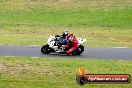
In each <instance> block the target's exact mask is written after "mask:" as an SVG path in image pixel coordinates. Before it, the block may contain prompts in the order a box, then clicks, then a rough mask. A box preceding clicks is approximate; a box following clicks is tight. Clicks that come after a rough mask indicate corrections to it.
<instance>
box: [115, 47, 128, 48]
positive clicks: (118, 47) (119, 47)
mask: <svg viewBox="0 0 132 88" xmlns="http://www.w3.org/2000/svg"><path fill="white" fill-rule="evenodd" d="M112 48H130V47H112Z"/></svg>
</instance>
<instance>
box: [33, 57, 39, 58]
mask: <svg viewBox="0 0 132 88" xmlns="http://www.w3.org/2000/svg"><path fill="white" fill-rule="evenodd" d="M32 58H40V57H32Z"/></svg>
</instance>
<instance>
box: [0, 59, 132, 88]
mask: <svg viewBox="0 0 132 88" xmlns="http://www.w3.org/2000/svg"><path fill="white" fill-rule="evenodd" d="M79 66H82V67H83V68H85V69H86V71H87V73H95V74H96V73H98V74H105V73H106V74H110V73H111V74H121V73H122V74H130V75H132V70H131V67H132V61H126V60H125V61H124V60H104V59H102V60H97V59H88V58H87V59H81V58H80V59H75V58H71V59H61V58H58V59H53V58H49V59H48V58H30V57H0V82H1V83H0V86H1V87H2V88H60V87H61V88H80V86H79V85H78V84H76V81H75V77H76V70H77V69H78V68H79ZM83 87H84V88H97V87H98V88H111V87H114V88H115V87H116V88H124V87H125V88H126V87H127V88H131V87H132V84H114V85H113V84H90V85H84V86H83Z"/></svg>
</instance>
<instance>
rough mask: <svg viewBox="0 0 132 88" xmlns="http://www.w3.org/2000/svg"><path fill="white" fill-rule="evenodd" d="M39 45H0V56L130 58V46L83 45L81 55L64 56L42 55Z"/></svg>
mask: <svg viewBox="0 0 132 88" xmlns="http://www.w3.org/2000/svg"><path fill="white" fill-rule="evenodd" d="M40 48H41V46H20V45H19V46H18V45H17V46H12V45H0V56H31V57H34V58H37V57H45V58H58V57H61V58H97V59H123V60H132V48H91V47H85V51H84V53H83V54H82V55H81V56H66V55H62V54H61V55H59V54H50V55H43V54H42V53H41V52H40Z"/></svg>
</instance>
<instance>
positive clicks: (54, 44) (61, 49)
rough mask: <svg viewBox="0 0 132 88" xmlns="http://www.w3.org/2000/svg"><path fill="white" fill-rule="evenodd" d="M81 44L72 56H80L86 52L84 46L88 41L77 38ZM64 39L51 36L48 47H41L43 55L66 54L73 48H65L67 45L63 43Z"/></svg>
mask: <svg viewBox="0 0 132 88" xmlns="http://www.w3.org/2000/svg"><path fill="white" fill-rule="evenodd" d="M77 40H78V42H79V47H78V48H77V49H75V50H74V51H73V52H72V53H71V54H72V55H80V54H82V53H83V51H84V46H83V45H82V44H83V43H84V42H86V39H83V38H77ZM62 41H63V37H61V36H59V35H56V36H50V37H49V39H48V42H47V44H46V45H43V46H42V47H41V52H42V53H43V54H50V53H61V54H66V51H67V50H68V49H70V48H71V46H70V47H68V48H65V44H63V43H62Z"/></svg>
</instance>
